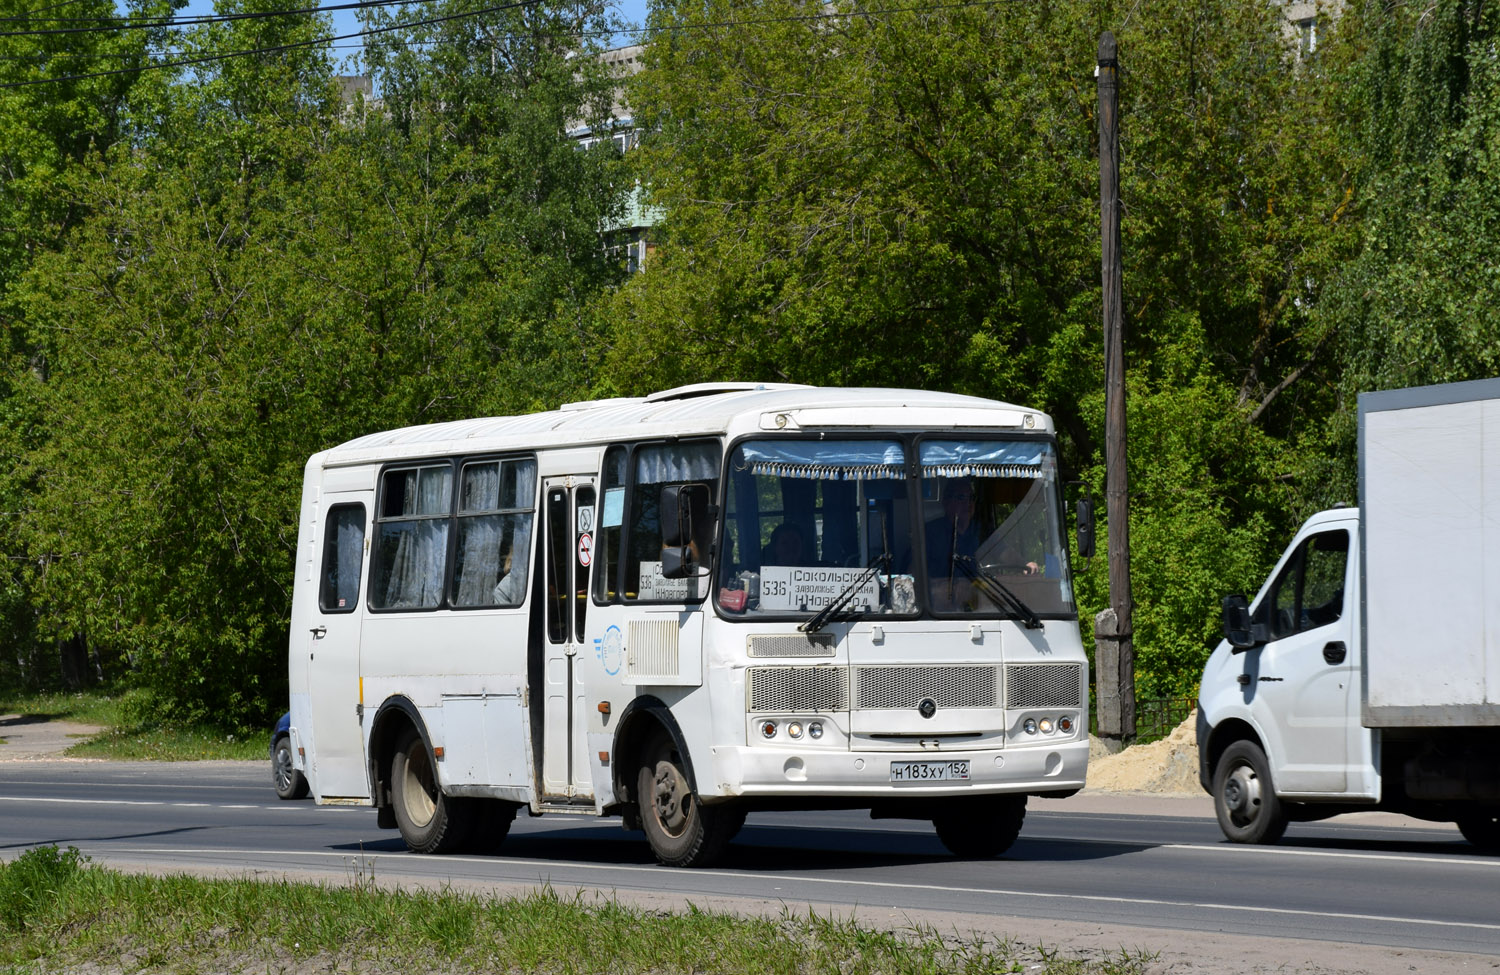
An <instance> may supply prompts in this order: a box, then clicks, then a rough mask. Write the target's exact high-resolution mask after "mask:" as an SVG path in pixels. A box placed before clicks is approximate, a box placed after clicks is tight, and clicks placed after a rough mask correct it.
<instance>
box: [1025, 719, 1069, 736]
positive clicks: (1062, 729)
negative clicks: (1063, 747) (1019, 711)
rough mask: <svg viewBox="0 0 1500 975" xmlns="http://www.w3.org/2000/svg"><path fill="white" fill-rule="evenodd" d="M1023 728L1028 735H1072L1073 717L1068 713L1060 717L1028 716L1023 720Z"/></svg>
mask: <svg viewBox="0 0 1500 975" xmlns="http://www.w3.org/2000/svg"><path fill="white" fill-rule="evenodd" d="M1021 730H1022V731H1024V732H1026V733H1027V734H1028V735H1051V734H1064V735H1071V734H1072V733H1073V718H1072V717H1071V716H1070V715H1066V714H1065V715H1062V716H1061V717H1058V718H1050V717H1048V718H1027V719H1026V720H1025V721H1023V722H1021Z"/></svg>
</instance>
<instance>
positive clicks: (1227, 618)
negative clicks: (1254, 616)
mask: <svg viewBox="0 0 1500 975" xmlns="http://www.w3.org/2000/svg"><path fill="white" fill-rule="evenodd" d="M1222 606H1223V613H1224V639H1225V641H1227V642H1228V644H1229V645H1230V646H1231V647H1233V648H1234V652H1235V653H1244V652H1245V651H1246V650H1249V649H1250V648H1251V647H1253V646H1255V645H1256V644H1258V643H1260V642H1261V641H1259V640H1257V639H1255V627H1254V626H1253V625H1252V624H1251V621H1250V603H1249V601H1248V600H1246V599H1245V597H1244V596H1242V595H1240V594H1239V593H1234V594H1233V595H1230V596H1225V597H1224V602H1223V603H1222Z"/></svg>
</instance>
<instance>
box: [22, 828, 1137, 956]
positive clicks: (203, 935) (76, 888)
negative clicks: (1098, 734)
mask: <svg viewBox="0 0 1500 975" xmlns="http://www.w3.org/2000/svg"><path fill="white" fill-rule="evenodd" d="M1152 960H1153V959H1152V958H1151V957H1150V956H1146V955H1142V954H1139V953H1130V952H1125V951H1121V952H1119V953H1117V954H1114V955H1111V956H1110V957H1106V958H1092V959H1087V958H1071V959H1070V958H1063V957H1060V955H1059V954H1058V953H1057V952H1053V951H1049V950H1048V949H1046V948H1045V947H1040V946H1030V947H1027V946H1023V945H1020V944H1018V943H1015V942H1013V941H1009V940H1001V941H996V940H994V939H986V938H983V937H980V936H977V935H975V936H970V935H966V934H963V933H960V932H957V931H939V930H936V929H933V928H906V929H901V930H894V931H892V930H879V929H875V928H872V927H867V926H864V925H861V924H858V923H856V922H854V921H850V920H844V919H838V918H833V917H824V916H820V915H817V914H813V913H808V914H794V913H792V912H790V911H785V912H783V913H782V914H781V915H780V916H774V917H739V916H735V915H730V914H722V913H714V912H709V911H703V910H697V909H694V908H689V909H687V910H686V911H681V912H668V911H659V910H645V909H640V908H635V907H630V906H627V905H623V904H621V903H619V902H618V901H615V900H613V899H610V898H607V897H604V896H602V895H601V896H594V897H589V896H584V895H577V896H562V895H560V894H558V893H556V892H554V891H552V890H550V889H543V890H540V891H537V892H534V893H532V894H529V895H526V896H523V897H518V898H497V897H487V896H476V895H468V894H461V893H457V892H454V891H451V890H444V891H440V892H404V891H392V890H384V889H380V888H379V887H377V886H376V884H375V882H374V878H373V877H372V876H371V875H370V874H368V873H367V872H365V871H364V870H355V871H354V872H353V873H352V874H351V877H350V881H349V883H348V885H347V886H342V887H331V886H316V885H312V884H300V883H291V882H287V881H275V882H258V881H254V880H248V879H245V880H206V879H198V878H193V877H182V876H177V877H148V876H138V875H134V874H122V873H117V872H115V871H112V870H106V869H102V868H97V867H92V866H90V865H88V863H87V860H86V858H83V857H80V856H79V855H78V854H77V851H76V850H71V849H70V850H65V851H59V850H58V849H57V848H56V847H43V848H38V849H34V850H30V851H27V852H26V853H23V854H22V855H21V856H20V857H19V858H17V859H16V860H15V861H13V862H11V863H9V864H6V865H3V866H0V972H7V973H15V975H23V973H24V975H43V973H51V972H62V971H74V970H80V969H87V968H93V969H97V970H103V971H111V972H113V971H119V972H140V971H152V972H161V971H164V972H209V971H214V972H220V971H223V972H238V971H257V972H261V971H298V972H341V973H342V972H356V973H379V975H385V973H391V975H395V973H406V972H417V971H421V972H427V971H440V972H445V973H453V975H462V973H467V972H485V973H490V972H506V973H533V972H535V973H546V975H582V973H600V975H624V973H651V975H697V973H714V975H813V973H835V975H945V973H953V975H992V973H1002V972H1027V973H1037V975H1141V973H1144V972H1145V971H1146V970H1147V966H1148V965H1149V964H1150V962H1151V961H1152Z"/></svg>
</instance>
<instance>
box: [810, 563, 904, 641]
mask: <svg viewBox="0 0 1500 975" xmlns="http://www.w3.org/2000/svg"><path fill="white" fill-rule="evenodd" d="M890 563H891V553H889V552H881V553H880V554H879V555H877V556H875V558H874V559H872V560H871V561H870V564H869V565H867V566H865V570H864V571H863V572H861V573H860V574H859V575H857V576H855V577H854V578H853V579H851V580H849V584H848V585H847V586H845V587H844V588H843V589H842V590H841V591H840V592H839V594H838V595H837V596H834V597H833V599H831V600H829V602H828V605H827V606H824V607H823V608H822V609H820V610H818V611H817V613H815V614H814V615H813V617H812V619H810V620H808V621H807V622H806V623H802V624H800V625H799V626H798V627H797V629H799V630H801V631H802V632H803V633H816V632H818V631H819V630H821V629H822V628H823V627H825V626H827V625H828V624H829V623H832V622H833V621H834V620H835V619H839V620H854V619H859V618H860V617H861V616H863V615H864V614H865V613H867V612H869V611H870V610H869V607H865V608H864V609H862V610H855V611H852V612H844V611H843V610H844V607H845V606H847V605H848V603H849V600H851V599H853V598H854V594H855V593H857V592H859V591H860V589H862V588H863V587H864V584H865V583H867V582H869V581H870V580H871V579H873V578H875V577H876V576H877V575H879V574H880V570H881V569H887V570H889V566H890Z"/></svg>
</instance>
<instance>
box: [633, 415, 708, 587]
mask: <svg viewBox="0 0 1500 975" xmlns="http://www.w3.org/2000/svg"><path fill="white" fill-rule="evenodd" d="M720 450H721V448H720V447H719V445H718V444H717V443H715V442H710V441H699V442H690V443H672V444H651V445H649V446H644V447H639V448H637V449H636V451H635V454H634V458H633V461H634V462H633V464H632V465H631V466H632V467H633V468H634V469H633V470H632V471H631V473H632V474H633V475H634V477H633V478H632V480H631V485H630V512H629V517H628V518H627V519H626V521H627V523H628V524H629V526H630V529H629V533H628V537H627V538H626V540H625V545H626V562H625V598H626V599H638V600H640V601H642V602H675V603H681V602H696V601H698V600H700V599H702V598H703V597H704V596H705V595H707V593H708V584H707V582H706V581H705V580H704V579H702V578H697V577H695V578H688V579H665V578H663V577H662V574H661V551H662V539H663V537H664V536H663V526H662V524H661V492H662V488H664V487H667V486H669V485H674V484H677V485H682V484H701V485H703V487H704V489H705V490H704V491H702V492H695V494H696V497H697V498H698V499H699V500H698V501H696V502H695V503H694V504H695V508H696V510H694V511H692V513H691V514H692V522H693V526H692V542H693V544H694V546H695V547H696V548H697V550H698V552H699V553H700V557H701V558H704V559H707V557H708V554H709V550H710V547H711V545H712V539H713V537H714V524H713V522H712V520H711V519H710V518H709V517H708V513H707V505H708V503H710V502H711V499H713V498H716V497H717V496H718V491H719V453H720ZM705 567H706V566H705Z"/></svg>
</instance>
